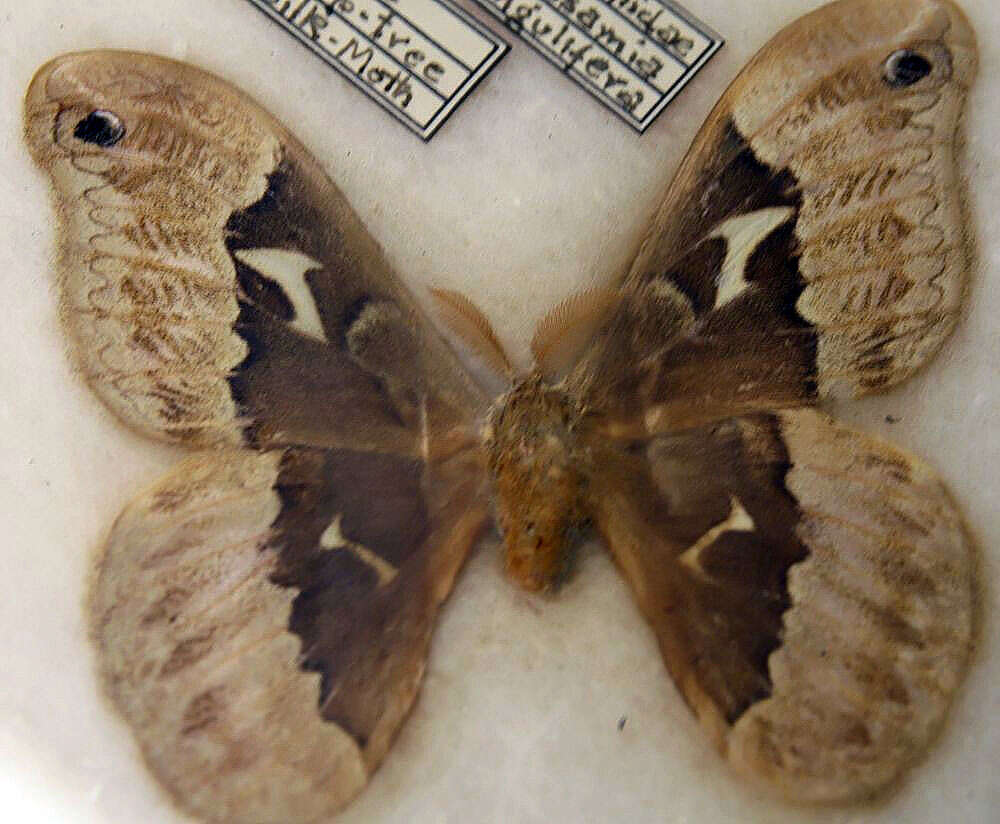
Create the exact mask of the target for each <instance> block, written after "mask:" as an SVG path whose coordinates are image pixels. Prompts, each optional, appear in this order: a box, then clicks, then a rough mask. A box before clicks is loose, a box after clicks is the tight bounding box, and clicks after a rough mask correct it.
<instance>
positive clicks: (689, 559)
mask: <svg viewBox="0 0 1000 824" xmlns="http://www.w3.org/2000/svg"><path fill="white" fill-rule="evenodd" d="M756 528H757V525H756V524H755V523H754V522H753V518H751V517H750V513H749V512H747V511H746V510H745V509H744V508H743V504H742V503H740V499H739V498H737V497H736V496H735V495H730V496H729V516H728V517H727V518H726V519H725V520H724V521H720V522H719V523H717V524H716V525H715V526H713V527H712V528H711V529H710V530H708V532H706V533H705V534H704V535H702V536H701V537H700V538H699V539H698V540H697V541H695V542H694V543H693V544H692V545H691V546H690V547H689V548H688V549H686V550H685V551H684V554H683V555H681V556H680V558H678V560H679V561H680V562H681V563H682V564H687V566H689V567H690V568H691V569H693V570H694V571H695V572H697V573H698V574H700V575H703V574H704V571H703V570H702V568H701V561H700V560H699V557H698V556H699V555H701V552H702V550H704V549H706V548H708V547H710V546H711V545H712V544H713V543H715V539H716V538H718V537H719V536H720V535H722V533H724V532H753V531H754V530H755V529H756Z"/></svg>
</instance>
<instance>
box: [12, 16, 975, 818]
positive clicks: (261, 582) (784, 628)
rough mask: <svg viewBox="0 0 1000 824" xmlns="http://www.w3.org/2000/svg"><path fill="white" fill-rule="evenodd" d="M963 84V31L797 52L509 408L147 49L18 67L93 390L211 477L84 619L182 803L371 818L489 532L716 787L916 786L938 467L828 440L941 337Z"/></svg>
mask: <svg viewBox="0 0 1000 824" xmlns="http://www.w3.org/2000/svg"><path fill="white" fill-rule="evenodd" d="M975 63H976V48H975V42H974V36H973V33H972V31H971V30H970V27H969V25H968V23H967V21H966V19H965V18H964V16H963V14H962V12H961V11H960V10H959V9H958V8H957V7H956V6H954V5H953V4H951V3H950V2H947V1H946V0H884V1H883V2H874V0H841V2H836V3H832V4H830V5H828V6H825V7H823V8H821V9H819V10H818V11H816V12H814V13H812V14H809V15H807V16H806V17H803V18H801V19H800V20H798V21H797V22H795V23H793V24H792V25H790V26H789V27H788V28H786V29H784V30H783V31H782V32H781V33H779V34H778V35H777V36H776V37H775V38H774V39H773V40H772V41H771V42H770V43H769V44H768V45H766V46H765V47H764V49H763V50H762V51H761V52H760V53H759V54H758V55H757V56H756V57H755V58H753V59H752V60H751V61H750V63H749V64H748V65H747V66H746V68H745V69H744V70H743V71H742V73H741V74H740V75H739V76H738V78H737V79H736V80H735V82H734V83H733V84H732V85H731V86H730V88H729V89H728V90H727V91H726V93H725V94H724V95H723V97H722V99H721V100H720V101H719V103H718V105H717V106H716V107H715V109H714V110H713V111H712V113H711V114H710V115H709V117H708V120H707V122H706V123H705V125H704V126H703V128H702V129H701V131H700V133H699V135H698V136H697V139H696V140H695V142H694V145H693V146H692V148H691V150H690V152H689V154H688V155H687V157H686V159H685V160H684V162H683V164H682V165H681V167H680V169H679V171H678V173H677V175H676V178H675V179H674V181H673V183H672V184H671V185H670V187H669V188H668V190H667V191H666V192H665V194H664V196H663V198H662V208H661V209H660V210H659V212H658V214H657V215H656V217H655V218H654V219H653V221H652V223H651V225H650V227H649V230H648V232H647V234H646V236H645V240H644V242H643V243H642V245H641V248H640V249H639V250H638V251H637V254H636V256H635V259H634V261H633V262H632V264H631V266H630V268H629V269H628V271H627V273H625V274H624V275H623V276H622V277H618V278H613V279H610V280H609V282H608V284H607V285H606V287H602V288H599V289H595V290H591V291H588V292H585V293H583V294H581V295H579V296H577V297H574V298H571V299H569V300H568V301H567V302H565V303H564V304H562V305H560V306H559V307H557V308H556V309H555V310H554V311H553V312H552V313H551V314H550V315H549V316H548V317H547V318H546V319H545V320H544V321H543V322H542V324H541V325H540V326H539V328H538V331H537V334H536V335H535V338H534V341H533V344H532V351H533V353H534V356H535V365H534V367H533V368H532V369H531V371H530V372H528V373H527V374H523V373H517V372H516V370H514V369H513V368H512V367H511V365H510V362H509V359H508V358H507V356H506V355H505V353H504V351H503V349H502V347H501V346H500V344H499V343H498V340H497V337H496V335H495V333H494V332H493V330H492V329H491V328H490V326H489V323H488V322H487V321H486V320H485V317H484V316H483V315H482V313H481V312H480V311H479V310H478V309H476V307H475V306H473V305H472V304H471V302H470V301H468V300H467V299H466V298H464V297H463V296H461V295H459V294H456V293H451V292H437V293H436V298H437V302H438V304H439V306H440V308H441V309H442V311H443V313H444V315H445V317H446V319H447V321H448V324H449V326H450V327H451V328H452V330H453V331H454V332H455V334H456V335H457V337H458V338H460V339H461V340H462V341H463V342H464V346H465V347H466V348H467V349H468V350H470V351H471V352H473V353H474V354H475V355H476V356H477V357H478V360H479V361H480V365H481V366H483V367H485V368H487V369H488V370H492V372H493V373H495V377H497V378H498V379H500V380H502V381H504V382H505V384H506V386H505V390H504V391H503V392H502V393H501V394H500V395H499V397H497V396H496V393H491V392H489V391H487V390H486V388H484V384H485V381H484V380H483V378H482V375H481V372H482V370H479V371H477V370H470V369H469V368H467V366H466V365H465V361H463V360H461V359H459V358H458V357H457V356H456V354H455V350H454V348H453V346H451V345H450V344H448V343H446V342H445V340H444V339H443V338H442V337H441V335H440V334H439V332H438V331H436V329H435V328H434V326H433V325H432V323H431V321H430V320H429V319H428V317H427V316H426V315H425V314H424V312H423V310H422V309H421V308H420V306H419V305H418V304H417V302H416V301H415V299H414V298H413V297H412V296H411V294H410V293H409V292H408V291H407V289H406V288H405V287H404V285H403V283H402V281H401V280H400V279H399V278H398V277H397V275H396V274H395V273H394V272H393V270H392V268H391V267H390V265H389V263H388V262H387V261H386V258H385V256H384V255H383V253H382V251H381V250H380V248H379V246H378V244H377V243H376V241H375V240H374V239H373V238H372V237H371V235H370V234H369V232H368V231H367V229H366V227H365V226H364V224H363V223H362V222H361V220H360V219H359V218H358V217H357V216H356V215H355V213H354V212H353V211H352V210H351V208H350V206H349V205H348V204H347V202H346V201H345V198H344V197H343V195H342V194H341V193H340V192H339V191H338V189H337V188H336V186H335V185H334V184H333V183H332V182H331V181H330V180H329V179H328V178H327V177H326V175H325V174H324V172H323V171H322V169H321V168H320V166H319V165H318V164H317V162H316V161H315V160H314V159H313V158H312V157H311V156H310V155H309V153H308V152H307V151H306V150H305V149H304V148H303V147H302V145H300V144H299V142H298V141H297V140H296V139H295V138H294V137H293V136H292V135H291V134H290V133H289V132H288V130H287V129H285V128H284V127H283V126H282V125H281V124H279V123H278V122H276V121H275V120H274V119H273V118H272V117H271V116H270V115H268V114H267V113H266V112H265V111H264V110H263V109H262V108H261V107H260V106H258V105H257V104H256V103H254V102H253V101H252V100H250V99H249V98H248V97H247V96H245V95H244V94H243V93H241V92H239V91H237V90H235V89H234V88H232V87H231V86H229V85H227V84H226V83H225V82H223V81H222V80H220V79H218V78H216V77H213V76H211V75H209V74H206V73H205V72H203V71H200V70H198V69H196V68H193V67H191V66H188V65H183V64H180V63H175V62H172V61H170V60H166V59H163V58H160V57H153V56H149V55H142V54H131V53H121V52H109V51H98V52H86V53H78V54H71V55H66V56H63V57H60V58H58V59H56V60H54V61H53V62H51V63H49V64H47V65H46V66H44V67H43V68H42V69H40V70H39V72H38V74H37V75H36V76H35V78H34V80H33V82H32V84H31V86H30V88H29V90H28V92H27V97H26V102H25V117H26V134H27V141H28V144H29V146H30V149H31V152H32V153H33V156H34V157H35V159H36V160H37V162H38V164H39V165H40V166H41V167H42V168H43V169H44V170H45V171H46V172H47V173H48V174H49V175H50V176H51V179H52V183H53V186H54V190H55V193H56V205H57V212H58V216H59V240H58V264H57V270H58V282H59V287H60V292H59V294H60V311H61V316H62V319H63V321H64V325H65V329H66V333H67V335H68V338H69V341H70V346H71V350H72V353H73V356H74V358H75V361H76V364H77V365H78V367H79V370H80V372H81V373H82V374H83V375H84V376H85V378H86V380H87V381H88V383H89V384H90V386H91V387H92V388H93V390H94V391H95V392H96V393H97V394H98V395H99V396H100V398H101V399H102V400H103V401H104V402H105V403H106V404H107V406H108V407H109V408H110V409H112V410H113V411H114V413H115V414H116V415H117V416H118V417H119V418H120V419H121V420H122V421H123V422H124V423H126V424H127V425H128V426H130V427H132V428H133V429H136V430H138V431H140V432H142V433H145V434H146V435H149V436H150V437H153V438H159V439H164V440H167V441H171V442H174V443H179V444H183V445H185V446H189V447H191V448H192V449H193V450H195V451H194V452H193V454H192V455H191V457H189V458H188V459H187V460H185V461H184V462H183V463H181V464H180V465H179V466H178V467H177V468H176V469H174V470H173V471H172V472H170V473H169V474H168V475H167V476H166V477H164V478H162V479H161V480H159V481H158V482H157V483H156V484H155V485H154V486H153V487H152V488H150V489H149V490H147V491H146V492H144V493H143V494H141V495H140V496H139V497H138V498H136V499H135V500H134V501H132V503H130V504H129V505H128V506H127V507H126V508H125V509H124V511H123V512H122V513H121V515H120V516H119V518H118V519H117V520H116V522H115V523H114V526H113V527H112V529H111V532H110V535H109V537H108V539H107V543H106V545H105V546H104V548H103V551H102V552H101V553H100V555H99V558H98V559H97V562H96V571H95V574H94V577H93V582H92V587H91V593H90V598H89V605H88V610H89V619H90V624H91V627H92V634H93V639H94V643H95V645H96V649H97V654H98V661H99V667H100V672H101V675H102V678H103V681H104V684H105V686H106V689H107V691H108V693H109V695H110V696H111V698H112V699H113V702H114V704H115V705H116V706H117V708H118V710H120V712H121V713H122V715H123V716H124V717H125V718H126V719H127V721H128V723H129V724H130V725H131V728H132V730H133V732H134V734H135V736H136V738H137V740H138V742H139V744H140V746H141V749H142V751H143V753H144V756H145V759H146V761H147V762H148V765H149V767H150V769H151V770H152V771H153V772H154V773H155V775H156V776H157V778H158V779H159V781H160V782H161V784H162V785H163V787H164V788H165V789H166V790H167V791H168V792H169V793H170V794H171V795H172V796H173V798H174V799H175V800H176V802H177V803H178V804H179V805H180V806H181V807H182V808H183V809H184V810H185V811H187V812H188V813H190V814H192V815H195V816H197V817H199V818H201V819H204V820H208V821H218V822H249V821H254V822H257V821H273V822H278V821H280V822H285V823H286V824H287V822H307V821H314V820H319V819H322V818H324V817H325V816H328V815H330V814H332V813H334V812H335V811H337V810H338V809H340V808H342V807H343V806H344V805H345V804H347V803H348V802H349V801H350V800H351V799H352V798H354V797H355V796H356V795H357V794H358V793H359V792H360V791H361V790H362V788H363V787H364V786H365V784H366V782H367V780H368V778H369V777H370V776H371V774H372V773H373V771H374V770H375V769H376V768H377V767H378V765H379V763H380V762H381V761H382V759H383V758H384V757H385V755H386V753H387V751H388V749H389V747H390V745H391V743H392V740H393V737H394V736H395V734H396V732H397V731H398V729H399V727H400V725H401V724H402V722H403V720H404V719H405V718H406V716H407V713H408V712H409V710H410V708H411V707H412V705H413V702H414V700H415V698H416V696H417V693H418V690H419V686H420V681H421V676H422V673H423V670H424V662H425V659H426V655H427V650H428V644H429V642H430V638H431V633H432V630H433V626H434V619H435V616H436V614H437V612H438V610H439V608H440V607H441V604H442V602H443V601H444V600H445V599H446V598H447V596H448V594H449V591H450V590H451V588H452V585H453V583H454V581H455V578H456V576H457V575H458V573H459V571H460V570H461V568H462V565H463V562H464V560H465V558H466V556H467V555H468V554H469V552H470V550H471V549H472V547H473V546H474V545H475V543H476V541H477V539H478V538H479V536H480V535H481V534H482V533H483V531H484V530H485V529H487V528H489V525H490V524H491V523H494V524H496V525H497V527H498V528H499V530H500V532H501V534H502V537H503V545H504V549H503V552H504V560H505V568H506V569H507V571H508V572H509V574H510V576H511V577H512V579H513V580H514V581H516V582H517V583H518V584H520V585H521V586H523V587H525V588H527V589H529V590H554V589H555V588H556V587H557V586H558V583H559V581H560V580H561V579H562V578H563V577H564V576H565V575H566V574H567V571H568V567H569V559H570V557H571V550H572V545H573V543H574V541H575V540H576V536H577V535H579V534H581V533H582V532H583V531H584V530H586V529H588V528H589V529H592V530H593V531H595V532H596V534H597V535H598V536H600V538H601V539H602V540H603V542H604V544H605V546H606V547H607V549H608V551H609V552H610V553H611V554H612V556H613V557H614V559H615V561H616V562H617V565H618V567H619V568H620V570H621V572H622V574H624V575H625V577H626V578H627V579H628V581H629V583H630V584H631V587H632V589H633V590H634V593H635V597H636V601H637V603H638V605H639V608H640V609H641V610H642V612H643V613H644V615H645V616H646V618H647V619H648V621H649V623H650V625H651V626H652V628H653V630H654V632H655V634H656V637H657V639H658V641H659V645H660V648H661V650H662V653H663V656H664V659H665V661H666V665H667V668H668V670H669V672H670V674H671V676H672V678H673V680H674V682H675V684H676V687H677V689H678V690H679V691H680V694H681V695H682V696H683V698H684V700H685V701H686V702H687V704H688V705H689V706H690V708H691V710H692V711H693V712H694V713H695V714H696V716H697V717H698V719H699V720H700V722H701V725H702V726H703V727H704V729H705V731H706V732H707V733H708V735H709V736H711V738H712V739H713V741H714V742H715V744H716V745H717V746H718V749H719V751H720V752H721V753H722V755H723V757H724V758H725V759H726V760H727V761H728V762H729V763H730V764H731V765H732V767H733V768H734V769H735V771H737V772H738V773H740V774H742V775H744V776H746V777H748V778H749V779H750V780H752V781H754V782H756V783H758V784H760V785H762V786H766V787H768V788H770V789H772V790H774V791H775V792H777V793H778V794H780V795H781V796H784V797H786V798H788V799H792V800H797V801H809V802H849V801H855V800H858V799H863V798H867V797H870V796H871V795H873V794H874V793H876V792H878V791H879V790H880V789H882V788H884V787H886V786H887V785H888V784H889V783H891V782H892V781H894V780H895V779H896V778H897V777H898V776H900V775H901V774H902V773H903V772H904V771H905V770H906V768H907V767H908V766H909V765H910V764H912V762H913V761H914V760H915V759H916V758H917V757H919V755H920V754H921V753H922V752H923V751H924V750H925V749H926V747H927V746H928V744H929V743H930V741H931V739H932V737H933V736H934V734H935V731H936V730H937V729H938V728H939V727H940V725H941V723H942V720H943V717H944V715H945V713H946V710H947V708H948V705H949V702H950V700H951V697H952V695H953V694H954V693H955V690H956V689H957V687H958V685H959V683H960V681H961V679H962V676H963V672H964V670H965V668H966V665H967V661H968V658H969V654H970V650H971V646H972V639H973V635H974V624H975V620H974V618H975V608H974V605H975V596H974V593H975V584H976V582H975V571H974V557H973V555H974V553H973V549H972V546H971V543H970V540H969V538H968V536H967V533H966V530H965V528H964V526H963V523H962V518H961V515H960V513H959V511H958V509H957V507H956V505H955V503H954V502H953V501H952V500H951V498H950V497H949V495H948V493H947V492H946V490H945V489H944V487H943V485H942V483H941V482H940V480H939V479H938V478H937V476H936V475H935V473H934V471H933V470H932V469H931V468H930V467H928V466H927V465H926V464H925V463H923V462H922V461H920V460H919V459H917V458H915V457H912V456H910V455H907V454H905V453H904V452H902V451H900V450H899V449H897V448H895V447H893V446H891V445H889V444H887V443H884V442H882V441H879V440H877V439H875V438H873V437H870V436H868V435H865V434H863V433H861V432H859V431H856V430H854V429H851V428H849V427H847V426H845V425H843V424H840V423H838V422H837V421H836V420H834V419H833V418H831V417H830V416H829V415H828V414H826V413H825V412H823V411H822V409H821V406H820V405H821V403H822V402H823V400H824V399H826V398H829V397H836V396H841V397H843V396H852V395H855V396H856V395H864V394H866V393H871V392H881V391H884V390H887V389H889V388H890V387H892V386H895V385H896V384H898V383H900V382H902V381H904V380H905V379H906V378H907V377H909V376H910V375H911V374H913V373H914V372H915V371H916V370H918V369H919V368H920V367H921V366H922V365H923V364H924V363H926V362H927V361H928V360H929V359H930V358H931V357H932V356H933V355H934V353H935V352H936V351H937V349H938V348H939V347H940V346H941V344H942V342H943V341H944V340H945V339H946V338H947V336H948V335H949V333H950V332H951V331H952V328H953V327H954V325H955V323H956V319H957V317H958V315H959V312H960V309H961V304H962V297H963V294H964V291H965V286H966V281H967V279H968V275H969V271H970V267H971V258H972V241H971V238H970V236H969V233H968V230H967V221H966V220H965V219H964V216H963V215H964V213H963V206H962V194H961V185H960V180H959V177H958V170H957V161H956V143H957V141H956V134H957V132H958V129H959V125H960V117H961V112H962V108H963V103H964V100H965V97H966V92H967V89H968V87H969V84H970V83H971V82H972V78H973V75H974V72H975Z"/></svg>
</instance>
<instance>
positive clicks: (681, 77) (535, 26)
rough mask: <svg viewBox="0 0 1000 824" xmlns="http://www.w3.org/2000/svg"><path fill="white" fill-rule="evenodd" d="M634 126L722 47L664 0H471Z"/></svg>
mask: <svg viewBox="0 0 1000 824" xmlns="http://www.w3.org/2000/svg"><path fill="white" fill-rule="evenodd" d="M476 2H478V3H479V4H480V5H481V6H483V7H484V8H485V9H487V10H488V11H489V12H490V13H491V14H493V15H495V16H496V17H499V18H500V19H501V20H502V21H503V22H504V24H505V25H506V26H508V27H509V28H510V29H512V30H513V31H515V32H517V33H518V34H520V35H521V38H522V39H524V40H526V41H527V42H528V43H529V44H530V45H531V46H533V47H534V48H535V49H536V50H537V51H539V52H540V53H541V54H542V55H543V56H544V57H546V58H547V59H548V60H549V61H550V62H551V63H554V64H555V65H556V66H557V67H558V68H560V69H561V70H562V71H563V72H564V73H566V74H568V75H569V76H570V77H572V78H573V79H574V80H576V81H577V83H579V84H580V85H581V86H583V87H584V88H585V89H586V90H587V91H588V92H590V93H591V94H592V95H594V97H596V98H597V99H598V100H600V101H601V102H602V103H604V104H605V105H606V106H609V107H610V108H611V110H612V111H614V112H615V113H616V114H618V115H620V116H621V117H623V118H625V120H627V121H628V122H629V123H630V124H631V125H632V126H633V127H635V128H636V129H638V130H639V131H640V132H642V131H644V130H645V129H646V127H647V126H649V124H650V123H652V122H653V120H654V119H655V118H656V116H657V115H658V114H659V113H660V112H661V111H663V109H664V108H665V107H666V105H667V104H668V103H669V102H670V101H671V100H672V99H673V97H674V96H675V95H676V94H677V93H678V92H679V91H680V90H681V89H682V88H683V87H684V85H685V84H686V83H687V82H688V81H689V80H690V79H691V78H692V77H693V76H694V75H695V73H697V71H698V70H699V69H700V68H701V67H702V66H704V65H705V63H706V62H708V60H709V58H711V57H712V55H713V54H715V53H716V52H717V51H718V50H719V49H720V48H721V47H722V43H723V41H722V38H721V37H719V35H718V34H716V33H715V32H714V31H712V30H711V29H710V28H709V27H708V26H706V25H705V24H704V23H701V22H699V21H698V20H696V19H695V18H694V17H692V16H691V15H690V14H688V12H687V11H685V10H684V9H682V8H681V7H680V6H678V5H677V4H675V3H672V2H670V0H476Z"/></svg>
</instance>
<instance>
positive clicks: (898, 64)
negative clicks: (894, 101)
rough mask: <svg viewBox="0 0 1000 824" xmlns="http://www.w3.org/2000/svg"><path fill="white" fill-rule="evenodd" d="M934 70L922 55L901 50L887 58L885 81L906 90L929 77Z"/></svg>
mask: <svg viewBox="0 0 1000 824" xmlns="http://www.w3.org/2000/svg"><path fill="white" fill-rule="evenodd" d="M933 68H934V67H933V66H932V65H931V62H930V61H929V60H928V59H927V58H926V57H924V56H923V55H922V54H918V53H917V52H915V51H911V50H910V49H900V50H899V51H894V52H893V53H892V54H890V55H889V56H888V57H887V58H886V61H885V72H884V73H883V79H884V80H885V82H886V83H888V84H889V85H890V86H892V87H894V88H905V87H906V86H912V85H913V84H914V83H916V82H917V81H919V80H922V79H923V78H925V77H927V75H929V74H930V73H931V70H932V69H933Z"/></svg>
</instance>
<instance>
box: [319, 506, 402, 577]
mask: <svg viewBox="0 0 1000 824" xmlns="http://www.w3.org/2000/svg"><path fill="white" fill-rule="evenodd" d="M343 517H344V516H343V513H337V516H336V517H335V518H334V519H333V520H332V521H330V525H329V526H328V527H327V528H326V529H324V530H323V534H322V535H320V536H319V545H320V546H321V547H323V549H328V550H335V549H341V550H346V551H347V552H350V553H351V554H352V555H353V556H354V557H355V558H357V559H358V560H359V561H361V562H362V563H364V564H367V565H368V566H370V567H371V568H372V569H373V570H374V572H375V575H376V577H377V578H378V585H379V586H384V585H385V584H388V583H389V582H390V581H391V580H392V579H393V578H395V577H396V575H397V574H398V573H399V570H398V569H396V567H394V566H393V565H392V564H390V563H389V562H388V561H386V560H385V559H384V558H382V557H380V556H379V555H378V554H377V553H375V552H372V551H371V550H370V549H369V548H368V547H366V546H362V545H361V544H356V543H354V542H353V541H349V540H348V539H347V538H345V537H344V533H343V532H342V531H341V529H340V522H341V520H342V519H343Z"/></svg>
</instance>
